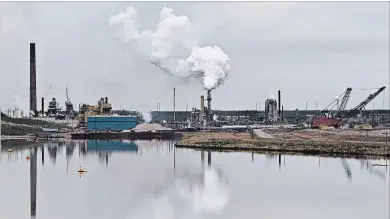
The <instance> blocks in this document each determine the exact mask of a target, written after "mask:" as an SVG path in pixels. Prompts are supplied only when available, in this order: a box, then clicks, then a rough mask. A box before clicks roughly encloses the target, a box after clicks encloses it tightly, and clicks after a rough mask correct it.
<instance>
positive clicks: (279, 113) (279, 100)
mask: <svg viewBox="0 0 390 219" xmlns="http://www.w3.org/2000/svg"><path fill="white" fill-rule="evenodd" d="M280 102H281V99H280V90H278V118H279V119H281V118H282V113H281V109H280V107H281V105H280Z"/></svg>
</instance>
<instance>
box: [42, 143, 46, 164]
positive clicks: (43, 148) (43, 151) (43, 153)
mask: <svg viewBox="0 0 390 219" xmlns="http://www.w3.org/2000/svg"><path fill="white" fill-rule="evenodd" d="M41 154H42V155H41V156H42V166H43V164H44V163H45V145H43V146H42V147H41Z"/></svg>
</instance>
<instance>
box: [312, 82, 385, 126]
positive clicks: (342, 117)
mask: <svg viewBox="0 0 390 219" xmlns="http://www.w3.org/2000/svg"><path fill="white" fill-rule="evenodd" d="M385 88H386V87H385V86H383V87H381V88H379V89H378V90H377V91H375V92H374V93H372V94H370V95H369V96H368V97H367V98H366V99H365V100H364V101H362V102H361V103H359V104H358V105H357V106H355V107H354V108H353V109H351V110H345V107H346V106H347V103H348V100H349V97H350V93H351V91H352V88H347V90H346V91H345V92H344V93H343V94H342V96H343V98H342V101H341V104H340V106H339V107H338V108H337V110H336V113H335V114H334V115H333V111H334V110H332V109H333V108H334V106H333V107H332V108H331V109H328V108H329V107H330V106H331V105H332V104H334V102H335V101H338V99H336V100H334V101H333V102H332V103H331V104H329V105H328V106H327V107H326V108H325V109H324V110H322V111H321V115H320V116H319V117H317V118H314V119H313V122H312V128H319V127H320V126H333V127H336V128H338V127H340V126H341V125H342V124H343V123H345V122H346V121H348V119H349V118H352V117H354V116H356V115H358V114H359V112H360V110H361V109H363V108H364V107H365V106H366V105H367V104H368V103H370V102H371V101H372V100H373V99H375V97H376V96H378V95H379V94H380V93H381V92H382V91H383V90H384V89H385Z"/></svg>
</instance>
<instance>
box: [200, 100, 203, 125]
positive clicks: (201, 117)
mask: <svg viewBox="0 0 390 219" xmlns="http://www.w3.org/2000/svg"><path fill="white" fill-rule="evenodd" d="M203 114H204V96H203V95H201V96H200V119H201V120H203Z"/></svg>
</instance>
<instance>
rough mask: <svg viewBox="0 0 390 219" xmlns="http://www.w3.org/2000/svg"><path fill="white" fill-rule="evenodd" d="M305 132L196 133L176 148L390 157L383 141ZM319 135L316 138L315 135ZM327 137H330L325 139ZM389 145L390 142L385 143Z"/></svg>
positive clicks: (183, 139) (182, 140) (184, 137)
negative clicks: (263, 135) (259, 134)
mask: <svg viewBox="0 0 390 219" xmlns="http://www.w3.org/2000/svg"><path fill="white" fill-rule="evenodd" d="M310 132H312V131H309V132H307V133H306V132H305V131H293V132H289V133H288V134H287V133H286V132H284V133H283V132H281V133H280V132H275V131H273V132H272V131H267V133H268V134H272V136H274V137H275V138H267V139H265V138H262V139H260V138H256V137H254V138H252V137H251V134H250V133H235V134H234V133H224V132H219V133H211V132H198V133H188V134H184V136H183V138H182V139H181V140H180V141H179V142H178V143H177V144H176V147H183V148H194V149H205V150H236V151H270V152H282V153H299V154H322V155H329V156H354V157H364V156H372V157H390V150H389V147H388V146H386V142H385V140H384V141H377V142H373V141H354V140H352V141H351V140H348V139H349V138H351V137H350V136H348V135H347V137H346V138H335V137H332V136H330V135H329V134H331V133H324V132H323V133H315V132H312V133H310ZM317 135H319V138H318V136H317ZM327 135H329V136H327ZM388 145H390V143H389V144H388Z"/></svg>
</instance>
